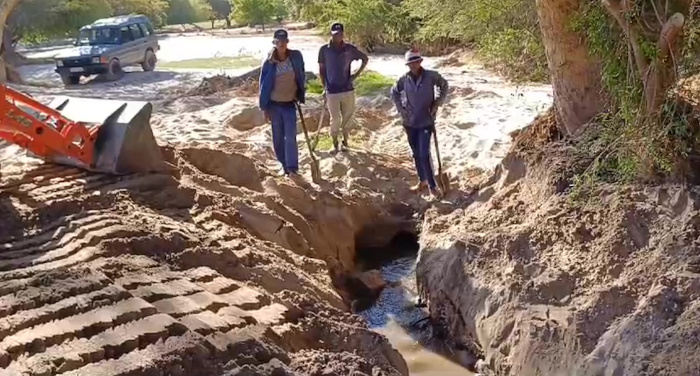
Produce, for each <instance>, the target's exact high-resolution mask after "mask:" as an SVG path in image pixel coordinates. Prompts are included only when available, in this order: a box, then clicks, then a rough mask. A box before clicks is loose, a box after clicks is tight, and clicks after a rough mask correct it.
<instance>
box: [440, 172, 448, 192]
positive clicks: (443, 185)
mask: <svg viewBox="0 0 700 376" xmlns="http://www.w3.org/2000/svg"><path fill="white" fill-rule="evenodd" d="M437 183H438V186H439V187H440V190H441V191H442V192H443V193H447V192H448V191H449V190H450V189H451V188H452V187H451V185H452V183H451V182H450V177H449V175H447V174H446V173H444V172H443V173H441V174H438V181H437Z"/></svg>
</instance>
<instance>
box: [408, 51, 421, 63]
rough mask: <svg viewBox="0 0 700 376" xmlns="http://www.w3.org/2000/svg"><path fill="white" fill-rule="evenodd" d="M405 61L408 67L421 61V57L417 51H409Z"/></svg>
mask: <svg viewBox="0 0 700 376" xmlns="http://www.w3.org/2000/svg"><path fill="white" fill-rule="evenodd" d="M405 60H406V61H405V62H406V65H408V64H411V63H416V62H420V61H423V56H421V54H420V52H419V51H417V50H410V51H408V52H406V56H405Z"/></svg>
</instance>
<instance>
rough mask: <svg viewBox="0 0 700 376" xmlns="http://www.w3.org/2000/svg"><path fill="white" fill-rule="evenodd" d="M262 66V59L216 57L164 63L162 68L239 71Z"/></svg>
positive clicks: (161, 63) (161, 65)
mask: <svg viewBox="0 0 700 376" xmlns="http://www.w3.org/2000/svg"><path fill="white" fill-rule="evenodd" d="M258 65H260V58H256V57H252V56H236V57H214V58H208V59H189V60H179V61H163V62H160V63H159V66H160V67H161V68H170V69H239V68H246V67H251V68H252V67H255V66H258Z"/></svg>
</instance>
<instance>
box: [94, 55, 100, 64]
mask: <svg viewBox="0 0 700 376" xmlns="http://www.w3.org/2000/svg"><path fill="white" fill-rule="evenodd" d="M92 63H93V64H99V63H100V57H99V56H96V57H93V58H92Z"/></svg>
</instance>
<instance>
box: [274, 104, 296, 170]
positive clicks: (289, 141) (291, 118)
mask: <svg viewBox="0 0 700 376" xmlns="http://www.w3.org/2000/svg"><path fill="white" fill-rule="evenodd" d="M268 111H269V116H270V122H271V123H272V146H273V147H274V149H275V155H276V156H277V160H278V161H279V162H280V164H281V165H282V168H284V172H286V173H288V174H289V173H292V172H297V171H299V149H298V148H297V112H296V108H295V107H294V102H289V103H276V102H273V103H272V104H270V107H269V109H268Z"/></svg>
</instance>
